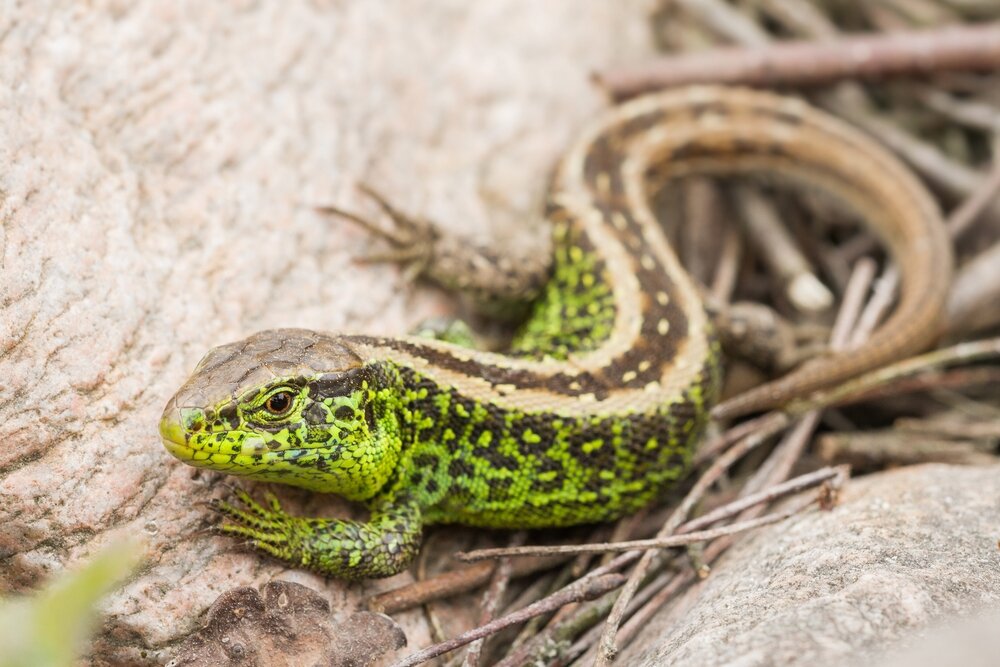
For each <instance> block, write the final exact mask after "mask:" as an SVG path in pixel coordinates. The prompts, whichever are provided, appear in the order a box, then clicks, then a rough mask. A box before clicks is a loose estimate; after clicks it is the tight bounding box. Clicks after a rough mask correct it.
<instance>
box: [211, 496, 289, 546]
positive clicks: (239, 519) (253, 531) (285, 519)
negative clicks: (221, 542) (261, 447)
mask: <svg viewBox="0 0 1000 667" xmlns="http://www.w3.org/2000/svg"><path fill="white" fill-rule="evenodd" d="M233 493H234V495H235V496H236V500H237V503H235V504H234V503H230V502H227V501H225V500H215V501H213V502H212V509H214V510H215V511H216V512H218V513H219V514H221V515H223V516H224V517H225V518H226V521H224V522H223V523H221V524H219V526H218V527H217V530H218V531H219V532H221V533H223V534H225V535H235V536H237V537H244V538H247V539H248V540H249V541H250V544H251V546H253V547H254V548H255V549H258V550H260V551H263V552H265V553H269V554H271V555H272V556H275V557H276V558H280V559H282V560H286V561H289V560H292V559H293V558H294V556H295V554H296V553H297V552H298V548H297V545H298V544H300V543H301V538H302V535H300V533H301V526H300V524H301V523H302V522H303V520H302V519H300V518H298V517H293V516H289V515H288V514H286V513H285V511H284V510H282V509H281V503H279V502H278V499H277V497H275V495H274V494H273V493H271V492H267V493H266V494H265V501H266V503H267V505H268V507H265V506H264V505H261V504H260V503H258V502H257V501H256V500H254V499H253V498H252V497H251V496H250V494H249V493H247V492H246V491H244V490H243V489H240V488H237V489H234V491H233Z"/></svg>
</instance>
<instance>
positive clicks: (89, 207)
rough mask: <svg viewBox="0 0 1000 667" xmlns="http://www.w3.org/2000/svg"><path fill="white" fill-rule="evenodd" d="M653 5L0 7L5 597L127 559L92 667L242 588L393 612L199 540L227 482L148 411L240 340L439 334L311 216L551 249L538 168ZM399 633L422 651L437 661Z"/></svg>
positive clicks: (409, 624)
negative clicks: (332, 209) (296, 329)
mask: <svg viewBox="0 0 1000 667" xmlns="http://www.w3.org/2000/svg"><path fill="white" fill-rule="evenodd" d="M647 4H648V3H647V2H645V1H640V0H628V1H627V2H622V1H621V0H549V1H547V2H544V3H540V2H529V1H527V0H494V1H493V2H483V3H478V2H477V3H471V2H465V1H463V0H444V1H442V0H392V1H388V2H331V1H329V0H316V1H306V0H293V1H291V2H279V1H277V0H269V1H263V2H226V3H217V2H194V1H185V2H175V1H174V0H146V1H141V2H126V1H121V0H118V1H115V0H111V1H108V2H98V3H77V2H68V1H64V2H52V3H20V4H14V5H8V6H6V7H5V9H4V12H3V13H2V15H0V35H2V39H0V220H2V227H0V378H2V381H0V442H2V443H3V447H2V448H0V507H2V508H3V509H2V510H0V590H2V591H7V592H9V591H15V590H26V589H29V588H32V587H34V586H36V585H38V584H39V583H40V581H41V580H43V579H45V578H46V577H47V576H48V575H49V574H51V573H53V572H55V571H58V570H61V569H62V568H64V567H65V566H67V565H70V564H72V563H74V562H76V561H79V560H80V559H83V558H85V557H87V555H88V554H91V553H93V552H94V551H95V550H96V549H97V547H98V546H99V545H100V544H102V543H104V542H106V541H107V539H108V537H109V535H110V534H112V533H119V532H127V533H140V534H144V535H145V536H146V538H147V542H148V561H147V563H148V564H147V565H146V567H145V569H143V570H142V571H141V573H140V574H139V575H138V576H136V577H135V578H134V579H133V581H132V582H131V583H130V584H129V585H128V586H127V587H126V588H125V589H124V590H123V591H122V592H121V593H119V594H118V595H116V596H115V597H113V598H112V599H110V600H109V601H108V602H107V603H106V605H105V609H104V610H105V612H106V613H107V621H106V623H105V626H104V627H103V630H102V632H101V634H100V636H99V638H98V641H97V643H96V645H95V649H94V652H95V653H94V657H95V660H96V662H97V663H98V664H100V663H108V662H123V661H129V662H133V663H134V662H142V661H145V662H150V663H152V662H161V661H162V659H163V658H164V657H165V656H166V655H167V654H168V653H169V651H166V650H165V648H166V647H168V646H169V645H170V644H171V642H174V641H175V640H177V639H178V638H179V637H180V636H181V635H183V634H184V633H185V632H187V631H189V630H191V629H193V628H195V627H196V626H197V625H198V615H199V614H200V613H201V612H203V611H204V610H205V609H206V608H207V607H208V606H209V604H210V603H211V602H212V601H213V600H214V599H215V598H216V597H217V596H218V595H219V594H220V593H221V592H222V591H225V590H228V589H230V588H233V587H237V586H248V585H253V586H259V585H261V584H263V583H265V582H267V581H268V580H270V579H272V578H273V577H276V576H281V577H282V578H288V579H294V580H297V581H300V582H303V583H306V584H308V585H310V586H312V587H314V588H318V589H322V590H324V591H325V592H326V594H327V595H328V597H329V599H330V602H331V605H332V608H333V609H334V610H335V612H336V613H341V614H343V615H345V616H346V615H349V613H350V612H351V611H353V610H354V609H355V608H356V606H357V603H358V599H359V596H360V595H363V594H365V593H368V592H372V591H374V590H380V589H382V588H385V587H386V586H387V584H386V582H377V583H372V584H366V585H362V586H345V585H342V584H340V583H336V582H325V581H324V580H322V579H320V578H317V577H314V576H312V575H308V574H303V573H299V572H286V571H285V570H284V568H282V567H280V566H279V565H277V564H276V563H275V562H273V561H270V560H267V559H265V558H261V557H259V556H256V555H252V554H248V553H246V552H244V551H242V550H241V549H240V548H238V545H237V544H236V543H235V542H234V541H232V540H228V539H222V538H218V537H213V536H210V535H208V534H206V533H205V532H203V529H204V528H205V527H206V525H207V524H208V522H209V520H210V514H209V512H208V511H207V510H206V509H205V508H204V507H203V506H201V505H200V504H199V503H201V502H202V501H205V500H206V499H208V498H209V497H210V495H211V494H212V493H213V489H214V488H215V487H217V486H218V485H217V484H216V482H217V481H218V480H217V479H215V478H214V477H213V476H211V475H204V474H198V473H196V472H194V471H193V470H192V469H190V468H187V467H185V466H183V465H180V464H178V463H177V462H176V461H173V460H172V459H170V458H169V457H168V455H167V454H166V453H165V452H164V450H163V448H162V447H161V446H160V443H159V438H158V436H157V433H156V423H157V419H158V417H159V412H160V410H161V408H162V406H163V404H164V403H165V402H166V400H167V399H168V398H169V396H170V394H171V393H172V391H173V390H174V388H176V387H177V386H178V385H179V384H180V383H181V382H182V381H183V379H184V378H185V376H186V374H187V373H188V372H189V371H190V370H191V369H192V367H193V366H194V364H195V363H196V362H197V361H198V359H199V358H200V357H201V355H202V354H204V353H205V352H206V351H207V350H208V349H209V348H210V347H211V346H213V345H216V344H219V343H223V342H226V341H228V340H232V339H235V338H238V337H242V336H244V335H247V334H249V333H250V332H252V331H254V330H257V329H261V328H268V327H275V326H302V327H312V328H318V329H331V330H337V329H352V330H366V331H374V332H384V333H392V332H400V331H403V330H406V329H407V328H409V327H410V326H412V325H413V324H414V323H415V322H417V321H419V320H421V319H423V318H424V317H427V316H429V315H433V314H436V313H440V312H443V311H444V310H445V309H446V308H447V306H446V305H445V304H447V303H449V302H448V301H446V300H442V299H441V297H440V295H439V294H437V293H436V292H434V291H433V290H425V289H418V290H416V291H413V292H410V291H408V290H407V289H405V286H404V285H403V284H402V282H401V278H400V273H399V271H398V270H397V269H396V268H395V267H390V266H364V267H356V266H355V265H353V264H352V261H351V258H352V257H353V256H356V255H357V254H359V253H360V252H363V251H364V249H365V248H366V247H368V243H369V239H368V238H367V236H366V235H365V234H364V233H363V232H361V231H360V230H358V229H356V228H353V227H351V226H350V225H347V224H345V223H343V222H341V221H331V220H327V219H324V218H322V217H320V216H319V215H317V214H316V213H315V212H314V211H313V210H312V208H311V206H312V205H314V204H320V203H337V204H338V205H340V206H343V207H347V208H352V209H356V210H370V209H366V208H365V207H366V206H367V203H365V202H363V201H362V200H360V199H359V197H358V196H357V193H356V190H355V187H354V186H355V184H356V183H357V182H359V181H364V182H367V183H370V184H373V185H375V186H377V187H379V188H380V189H381V190H382V191H383V192H385V193H386V194H387V195H389V196H390V197H391V198H392V199H393V200H394V201H395V202H396V203H397V204H398V205H399V206H400V207H403V208H405V209H407V210H411V211H413V212H415V213H419V214H424V215H427V216H430V217H432V218H435V219H438V220H440V221H441V223H442V225H443V226H445V227H449V228H453V229H455V230H459V231H462V232H464V233H482V234H491V235H493V236H494V237H497V238H500V239H501V240H502V239H503V238H504V237H506V236H510V237H511V238H520V237H522V236H523V237H525V238H528V239H530V238H532V235H535V237H536V238H537V237H538V235H541V234H544V230H543V229H542V228H541V227H540V226H538V225H534V226H533V225H531V224H522V225H520V228H519V229H518V228H516V227H515V226H514V224H513V222H512V221H514V220H522V219H523V220H526V221H531V220H536V219H537V218H536V217H535V216H536V212H537V210H538V208H537V207H538V206H539V204H540V199H541V195H542V192H543V189H544V183H545V177H546V174H547V170H548V168H549V166H550V165H551V164H552V163H553V161H554V159H555V158H556V156H557V155H558V153H559V151H560V150H561V149H562V147H564V146H565V145H566V143H567V142H568V141H569V140H570V138H571V136H572V135H573V133H574V131H575V129H576V128H578V127H579V126H580V125H581V124H582V123H583V122H584V121H585V120H586V119H588V118H590V117H591V116H593V115H594V113H595V112H596V111H597V110H598V109H600V108H601V107H602V106H603V105H604V104H605V102H604V100H603V99H602V97H601V95H600V94H599V91H597V90H595V89H594V88H593V86H592V84H591V83H590V82H589V78H588V77H589V74H590V72H591V71H592V70H593V69H594V68H596V67H598V66H600V65H604V64H607V63H610V62H615V61H620V60H626V59H630V58H633V57H636V56H637V55H639V54H640V53H642V52H644V51H646V50H648V49H649V46H648V36H647V31H646V27H645V17H646V13H645V12H646V9H647V7H646V5H647ZM488 212H489V215H488ZM284 497H285V498H286V499H290V500H291V501H292V502H291V504H290V508H291V509H293V510H301V509H303V503H302V502H301V501H303V500H304V499H306V498H307V496H306V495H304V494H303V495H295V494H289V495H285V496H284ZM294 501H299V502H294ZM308 503H309V506H308V510H310V511H313V512H331V513H332V512H340V513H345V512H346V513H351V512H355V513H356V510H353V509H351V508H347V507H346V506H345V505H344V504H343V503H338V502H335V501H330V500H329V499H316V498H313V499H309V501H308ZM405 576H406V575H402V576H401V577H400V578H399V580H397V581H396V582H395V583H399V582H400V581H402V580H403V579H405ZM403 620H404V622H405V623H404V627H405V629H406V632H407V635H408V636H409V639H410V644H411V646H419V645H421V644H423V643H425V642H426V641H427V629H426V628H425V627H424V626H423V625H422V622H421V621H419V617H418V615H416V614H414V615H412V616H409V617H407V618H405V619H403Z"/></svg>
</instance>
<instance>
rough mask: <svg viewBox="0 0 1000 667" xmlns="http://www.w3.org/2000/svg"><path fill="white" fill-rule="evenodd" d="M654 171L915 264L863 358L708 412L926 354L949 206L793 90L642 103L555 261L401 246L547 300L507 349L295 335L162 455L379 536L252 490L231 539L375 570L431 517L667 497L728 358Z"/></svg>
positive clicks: (498, 286)
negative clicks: (757, 201)
mask: <svg viewBox="0 0 1000 667" xmlns="http://www.w3.org/2000/svg"><path fill="white" fill-rule="evenodd" d="M653 170H655V173H656V175H657V177H658V178H661V177H663V176H670V177H673V176H681V175H686V174H691V173H708V174H740V173H748V172H757V171H764V172H768V173H770V174H774V175H778V176H782V177H785V178H788V179H791V180H794V181H798V182H803V183H805V184H807V185H810V186H818V187H821V188H823V189H825V190H827V191H829V192H831V193H832V194H834V195H835V196H837V197H838V198H840V199H841V200H843V201H844V202H845V203H846V204H847V205H849V206H851V207H853V208H854V209H855V210H856V211H858V212H859V213H861V214H862V215H863V216H864V217H865V218H866V219H867V220H868V222H869V224H870V225H871V226H872V228H873V229H875V230H876V231H877V232H879V233H880V235H881V236H882V237H883V239H884V240H885V241H886V242H887V244H888V246H889V250H890V252H891V253H892V255H893V256H894V258H895V260H896V262H897V263H898V265H899V266H900V268H901V271H902V275H903V288H902V290H901V296H900V300H899V305H898V307H897V309H896V312H895V314H894V315H893V317H892V318H891V319H890V321H889V322H887V323H886V324H885V325H883V327H881V328H880V329H879V330H878V331H877V332H876V333H875V335H874V336H873V337H872V339H871V341H870V342H869V343H868V344H866V345H865V346H863V347H862V348H859V349H857V350H855V351H853V352H849V353H844V354H840V355H838V356H836V357H832V358H830V357H828V358H824V359H821V360H818V361H816V362H814V363H811V364H807V365H805V366H804V367H803V368H801V369H799V370H798V371H796V372H793V373H792V374H790V375H789V376H786V377H785V378H782V379H780V380H778V381H776V382H774V383H771V384H768V385H765V386H764V387H762V388H759V389H758V390H756V391H754V392H751V393H750V394H749V395H746V396H744V397H741V398H738V399H736V400H735V401H731V402H728V403H726V404H723V405H722V406H718V407H717V409H716V412H717V414H721V415H723V416H733V415H736V414H741V413H745V412H748V411H754V410H759V409H762V408H766V407H771V406H779V405H782V404H784V403H786V402H788V401H789V400H791V399H793V398H795V397H798V396H802V395H806V394H808V393H809V392H812V391H815V390H817V389H819V388H821V387H823V386H825V385H828V384H830V383H832V382H836V381H837V380H840V379H843V378H845V377H850V376H852V375H855V374H857V373H859V372H861V371H863V370H866V369H868V368H871V367H873V366H875V365H878V364H879V363H882V362H884V361H886V360H888V359H891V358H895V357H898V356H901V355H903V354H906V353H907V352H910V351H913V350H916V349H919V348H920V347H923V346H925V345H927V344H928V343H929V342H930V340H931V339H932V337H933V333H934V322H935V320H936V319H937V318H938V316H939V314H940V312H941V308H942V304H943V302H944V294H945V292H946V290H947V277H948V275H949V274H950V270H951V258H950V255H949V254H948V253H949V244H948V243H947V240H946V237H945V235H944V232H943V226H942V224H941V220H940V215H939V213H938V211H937V209H936V207H935V204H934V202H933V201H932V200H931V198H930V197H929V195H928V194H927V193H926V191H925V190H924V189H923V188H922V187H921V185H920V184H919V183H918V182H917V181H916V180H915V179H914V178H913V177H912V176H911V175H910V174H909V172H907V171H906V170H905V169H904V168H903V167H902V166H900V165H899V163H898V162H897V161H896V160H895V159H894V158H892V157H891V156H889V155H888V154H886V153H885V152H884V151H883V150H882V149H880V148H879V147H878V146H876V145H874V144H873V143H872V142H871V141H870V140H869V139H867V138H865V137H863V136H862V135H860V134H859V133H857V132H855V131H853V130H852V129H850V128H849V127H846V126H845V125H844V124H842V123H840V122H838V121H836V120H835V119H832V118H830V117H828V116H826V115H824V114H822V113H820V112H818V111H816V110H813V109H811V108H809V107H808V106H806V105H805V104H803V103H801V102H798V101H795V100H791V99H787V98H781V97H776V96H773V95H769V94H764V93H755V92H750V91H745V90H734V89H724V88H712V87H695V88H688V89H682V90H679V91H674V92H669V93H664V94H659V95H655V96H650V97H646V98H641V99H638V100H635V101H633V102H630V103H628V104H626V105H623V106H621V107H619V108H617V109H615V110H613V111H611V112H610V113H609V114H607V115H606V116H605V117H604V118H601V119H600V120H598V121H597V122H595V123H594V124H593V125H592V126H591V127H590V128H589V129H587V130H586V131H585V132H584V133H583V134H582V137H581V138H580V140H579V141H578V142H577V143H576V144H574V145H573V147H572V148H571V149H570V150H569V151H568V152H567V154H566V156H565V158H564V159H563V160H562V161H561V163H560V165H559V168H558V169H557V171H556V175H555V178H554V181H553V186H552V190H551V194H550V197H549V206H548V218H549V220H550V221H551V222H552V227H553V245H554V256H553V260H552V265H551V267H538V268H531V267H516V266H513V265H512V263H511V262H510V261H509V260H506V259H505V258H503V257H497V256H494V255H493V254H492V253H491V252H490V251H489V250H488V249H483V248H477V247H474V246H472V245H469V244H465V243H455V242H453V241H452V240H450V239H447V238H439V237H438V236H437V235H435V234H433V233H427V231H426V230H413V229H410V230H409V233H403V234H401V236H400V245H401V246H402V249H403V250H404V251H407V252H409V250H410V249H411V248H412V247H417V248H418V249H419V252H418V253H417V254H419V255H420V256H421V258H422V259H423V260H432V261H425V266H426V267H428V271H429V274H430V276H431V277H433V278H435V279H437V280H439V281H441V282H443V283H445V284H448V285H453V286H456V287H458V288H461V289H465V290H470V291H472V292H475V293H477V294H479V295H480V296H481V297H490V298H500V299H504V300H530V301H531V302H532V306H531V312H530V316H529V317H528V319H527V321H526V322H525V323H524V324H523V326H522V327H521V329H520V331H519V333H518V334H517V336H516V338H515V339H514V342H513V345H512V347H511V350H510V351H509V353H508V354H497V353H492V352H483V351H477V350H474V349H469V348H467V347H464V346H460V345H456V344H454V343H451V342H447V341H443V340H432V339H427V338H420V337H403V338H384V337H377V336H365V335H335V334H325V333H316V332H313V331H305V330H295V329H279V330H272V331H264V332H261V333H257V334H255V335H253V336H250V337H249V338H247V339H245V340H243V341H240V342H237V343H232V344H229V345H224V346H222V347H219V348H216V349H214V350H212V351H211V352H209V354H208V355H207V356H206V357H205V358H204V359H203V360H202V361H201V363H199V364H198V366H197V368H196V369H195V371H194V374H193V375H192V376H191V378H190V379H189V380H188V381H187V382H186V383H185V384H184V385H183V386H182V387H181V388H180V390H178V392H177V394H176V395H175V396H174V397H173V398H172V399H171V400H170V402H169V403H168V405H167V407H166V409H165V410H164V413H163V418H162V421H161V422H160V433H161V435H162V438H163V442H164V445H165V446H166V448H167V450H168V451H169V452H170V453H171V454H173V455H174V456H176V457H177V458H179V459H181V460H182V461H184V462H185V463H188V464H191V465H194V466H199V467H205V468H210V469H213V470H218V471H222V472H225V473H229V474H234V475H242V476H246V477H250V478H252V479H256V480H261V481H269V482H280V483H284V484H291V485H295V486H299V487H303V488H306V489H310V490H312V491H320V492H325V493H335V494H338V495H341V496H343V497H345V498H348V499H351V500H355V501H359V502H361V503H364V504H365V505H366V506H367V507H368V508H369V509H370V511H371V518H370V519H369V520H368V521H366V522H354V521H345V520H339V519H317V518H303V517H294V516H289V515H287V514H286V513H284V512H283V511H282V510H281V508H280V507H279V506H278V504H277V502H276V501H274V500H273V498H272V499H271V501H270V503H269V506H267V507H264V506H261V505H259V504H258V503H256V502H254V501H253V500H252V499H251V498H250V497H249V496H248V495H247V494H246V493H244V492H238V498H239V502H237V503H231V502H222V503H220V504H219V505H218V508H219V510H220V511H221V512H222V513H223V514H224V515H225V516H226V517H227V521H226V522H225V523H223V524H222V526H221V530H222V531H223V532H225V533H228V534H230V535H235V536H242V537H245V538H249V539H250V540H251V542H252V544H253V545H255V546H256V547H257V548H258V549H259V550H261V551H263V552H266V553H269V554H271V555H273V556H275V557H277V558H279V559H281V560H283V561H285V562H287V563H289V564H292V565H294V566H301V567H306V568H309V569H312V570H315V571H317V572H321V573H324V574H329V575H334V576H338V577H344V578H351V579H357V578H366V577H381V576H388V575H392V574H395V573H397V572H399V571H400V570H402V569H403V568H405V567H406V566H407V564H408V563H409V562H410V561H411V560H412V558H413V557H414V555H415V554H416V552H417V550H418V548H419V545H420V539H421V532H422V528H423V526H425V525H428V524H433V523H462V524H467V525H473V526H489V527H498V528H532V527H541V526H564V525H570V524H577V523H584V522H596V521H606V520H610V519H614V518H616V517H619V516H622V515H623V514H626V513H628V512H632V511H634V510H635V509H637V508H639V507H641V506H643V505H644V504H646V503H648V502H650V501H651V500H652V499H654V498H655V497H656V496H657V495H658V494H660V493H662V491H663V490H664V489H665V488H666V487H667V486H669V485H670V483H671V482H673V481H674V480H677V479H678V478H679V477H680V476H681V475H682V474H683V473H684V472H685V469H686V467H687V465H688V462H689V459H690V455H691V452H692V450H693V448H694V447H695V445H696V443H697V442H698V439H699V437H700V435H701V433H702V431H703V428H704V426H705V424H706V422H707V420H708V417H709V412H710V409H711V407H712V405H713V404H714V402H715V400H716V395H717V391H718V386H719V376H720V353H719V350H718V345H717V343H716V341H715V338H714V336H713V333H712V329H711V326H710V323H709V321H708V318H707V317H706V314H705V311H704V309H703V307H702V304H701V302H700V300H699V296H698V292H697V289H696V287H695V285H694V284H693V282H692V280H691V279H690V278H689V277H688V276H687V274H686V273H685V272H684V271H683V269H682V268H681V266H680V264H679V263H678V261H677V259H676V257H675V255H674V253H673V252H672V251H671V249H670V248H669V246H668V245H667V242H666V240H665V237H664V235H663V233H662V231H661V229H660V228H659V226H658V224H657V222H656V220H655V218H654V216H653V215H652V213H651V211H650V208H649V205H648V203H647V202H648V198H649V197H648V194H649V193H647V192H646V189H647V186H648V184H649V183H650V182H651V181H650V180H648V179H647V178H646V177H647V175H648V174H649V173H650V172H652V171H653ZM402 231H403V232H407V230H406V229H405V228H403V230H402ZM415 231H416V232H419V233H414V232H415ZM411 254H412V253H411Z"/></svg>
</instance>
